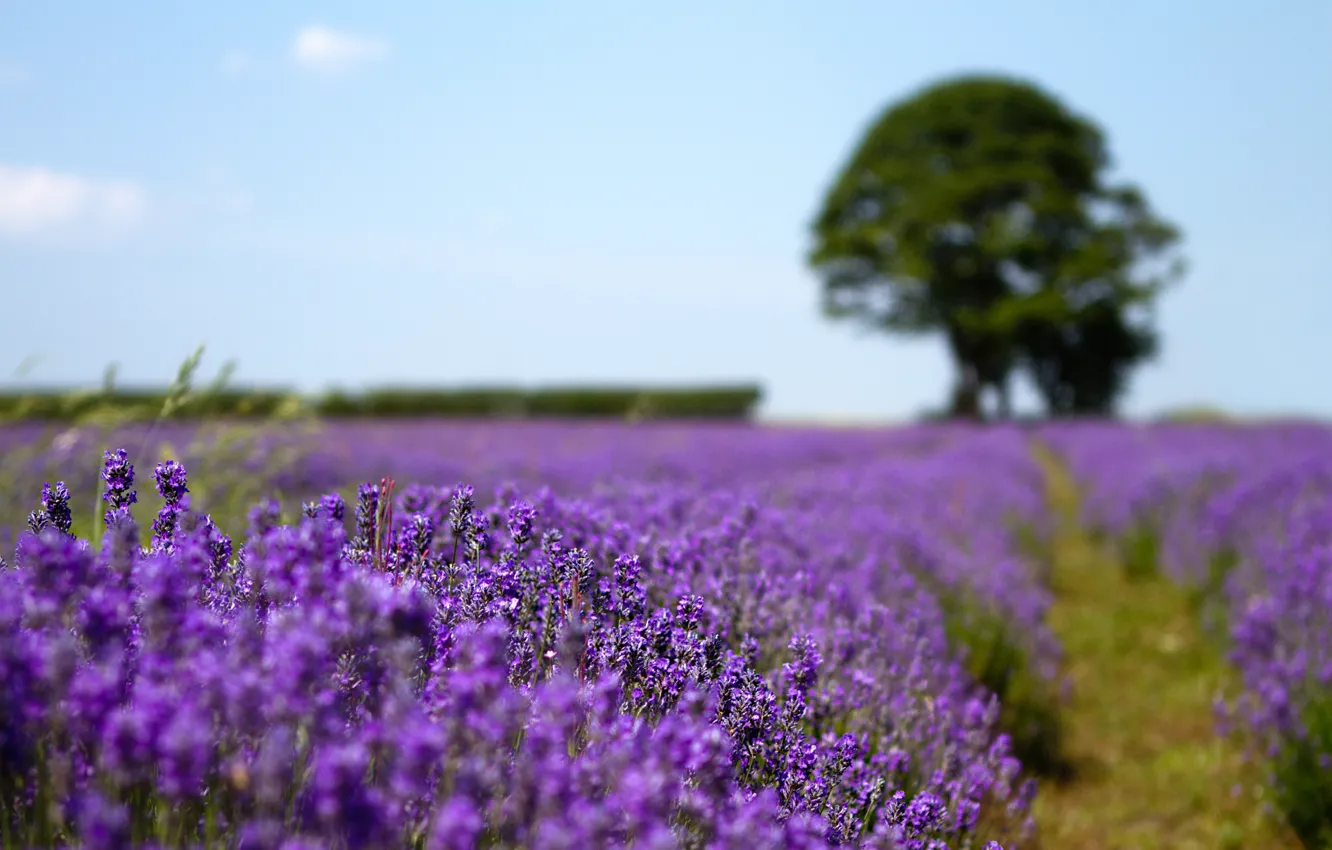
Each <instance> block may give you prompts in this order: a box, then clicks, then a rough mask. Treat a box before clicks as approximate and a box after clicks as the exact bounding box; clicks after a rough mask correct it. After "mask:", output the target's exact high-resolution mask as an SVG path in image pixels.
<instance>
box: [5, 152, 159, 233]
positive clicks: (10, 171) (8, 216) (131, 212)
mask: <svg viewBox="0 0 1332 850" xmlns="http://www.w3.org/2000/svg"><path fill="white" fill-rule="evenodd" d="M145 207H146V199H145V195H144V192H143V190H142V189H141V188H140V187H139V186H138V185H137V184H135V183H133V182H130V181H126V180H97V179H90V178H86V177H80V176H78V175H74V174H62V173H60V172H56V171H52V170H50V169H47V168H40V167H29V166H16V165H5V164H3V163H0V235H5V236H16V237H24V236H34V235H44V234H58V233H70V232H84V233H92V234H94V235H107V234H114V233H118V232H122V231H124V230H125V229H127V228H130V227H133V226H134V225H135V224H137V223H138V222H139V221H140V219H141V218H142V217H143V213H144V209H145Z"/></svg>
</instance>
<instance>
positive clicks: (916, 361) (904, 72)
mask: <svg viewBox="0 0 1332 850" xmlns="http://www.w3.org/2000/svg"><path fill="white" fill-rule="evenodd" d="M1329 51H1332V4H1328V3H1326V2H1321V0H1307V2H1294V0H1286V2H1282V0H1268V2H1263V3H1259V2H1252V3H1241V2H1224V0H1210V2H1201V0H1171V2H1169V3H1162V2H1159V0H1158V1H1157V2H1150V3H1149V2H1145V1H1143V0H1131V1H1128V2H1118V3H1113V4H1111V3H1094V4H1093V3H1056V2H1053V0H1041V1H1040V2H1037V0H1016V2H1008V3H994V2H989V1H988V0H984V1H983V0H968V1H967V2H936V3H912V4H906V3H888V2H882V0H877V2H873V1H872V0H866V1H865V2H831V3H818V4H816V3H801V4H795V3H772V2H757V0H754V2H750V0H733V2H727V3H704V2H673V3H626V2H611V1H610V0H606V1H605V2H596V3H594V2H582V1H581V0H565V2H560V3H548V2H535V0H532V1H531V2H524V3H518V2H489V3H466V4H464V3H453V2H451V3H425V2H415V3H406V2H403V3H397V4H369V3H352V2H342V3H303V2H284V3H280V4H278V3H273V4H260V3H247V4H231V5H230V6H215V5H212V4H208V5H205V4H181V3H166V2H159V3H148V2H143V3H135V4H132V5H130V6H126V5H124V4H109V3H105V2H73V1H72V0H71V2H62V3H36V2H5V0H0V315H3V317H4V318H3V329H2V331H0V381H5V382H9V383H41V384H50V383H92V382H95V381H96V380H97V379H98V378H99V376H100V374H101V372H102V369H103V368H104V367H105V366H106V364H107V363H109V362H113V361H114V362H116V363H118V364H119V365H120V374H121V377H122V380H123V381H125V382H137V383H165V382H166V381H167V380H169V378H170V376H171V375H172V374H173V373H174V370H175V367H176V365H177V364H178V363H179V362H180V360H181V359H182V358H183V357H184V356H185V355H186V354H188V353H189V352H190V351H191V350H193V348H194V347H195V346H196V345H198V344H199V343H201V342H202V343H206V344H207V346H208V352H207V355H206V359H205V368H204V373H205V374H207V373H208V372H209V371H210V370H212V369H215V368H216V367H218V366H219V365H220V364H221V363H222V362H224V361H225V360H227V359H231V358H235V359H237V360H238V361H239V369H238V372H237V376H236V377H237V380H238V381H239V382H246V383H264V384H271V383H277V384H285V385H291V386H296V387H301V388H306V389H317V388H321V387H325V386H331V385H335V384H336V385H342V386H347V387H356V386H359V385H364V384H368V383H380V382H394V383H441V384H477V383H495V382H502V383H522V384H542V383H570V382H693V381H715V380H735V379H751V378H752V379H758V380H760V381H761V382H762V383H763V384H764V386H765V387H766V389H767V407H766V412H767V413H768V414H769V415H771V416H774V417H823V416H835V417H854V418H888V419H895V418H901V417H906V416H910V415H912V414H914V413H916V412H918V411H920V410H921V409H923V408H927V407H931V406H934V405H936V404H937V403H938V402H939V401H940V400H941V398H942V396H943V394H944V391H945V388H946V386H947V384H948V381H949V377H950V369H949V364H948V361H947V359H946V357H945V355H944V351H943V347H942V345H941V344H940V343H939V342H938V341H937V340H931V339H925V340H918V341H902V340H895V339H887V338H883V337H869V336H864V335H862V334H860V333H858V332H856V331H854V330H852V329H851V328H849V327H846V326H841V325H836V324H831V323H829V322H827V321H825V320H823V319H822V318H820V317H819V315H818V312H817V309H816V305H817V283H816V280H815V278H814V277H813V275H812V274H811V273H810V272H809V271H808V270H807V268H806V267H805V265H804V261H803V257H804V254H805V251H806V249H807V247H808V244H809V236H808V222H809V221H810V219H811V217H812V216H813V214H814V211H815V209H816V207H817V205H818V203H819V200H820V197H821V193H822V192H823V191H824V189H825V188H826V186H827V185H828V182H829V181H830V180H831V178H832V177H833V175H834V173H835V172H836V170H837V169H838V168H839V167H840V165H841V163H842V161H843V159H844V158H845V157H846V156H847V154H848V153H849V151H850V150H851V148H852V147H853V146H854V144H855V143H856V141H857V139H858V137H859V134H860V133H861V132H862V130H864V129H865V127H866V125H867V123H868V122H869V121H871V120H872V119H873V118H874V117H875V116H876V115H877V114H878V113H879V112H880V110H881V109H882V108H883V107H884V106H885V104H887V103H888V102H890V101H891V100H893V99H895V98H898V97H901V96H903V95H905V94H908V93H910V92H911V91H912V90H914V89H916V88H917V87H919V86H920V85H922V84H925V83H927V82H931V81H933V80H935V79H938V78H940V77H942V76H945V75H948V74H953V73H958V72H968V71H999V72H1005V73H1010V74H1015V75H1019V76H1023V77H1027V78H1029V79H1032V80H1034V81H1035V82H1037V83H1039V84H1041V85H1043V86H1045V87H1047V88H1048V89H1049V90H1051V91H1053V92H1054V93H1056V94H1058V95H1059V96H1061V97H1062V98H1064V99H1065V100H1066V101H1067V102H1068V103H1069V104H1070V105H1071V106H1072V107H1073V108H1075V109H1077V110H1079V111H1080V112H1083V113H1084V114H1087V115H1089V116H1091V117H1093V118H1094V119H1096V120H1097V121H1099V122H1100V123H1101V124H1102V125H1103V126H1104V127H1105V129H1106V131H1107V133H1108V135H1109V140H1110V144H1111V150H1112V152H1113V153H1114V156H1115V159H1116V163H1117V166H1118V169H1119V173H1120V174H1121V175H1122V176H1124V177H1126V178H1128V179H1131V180H1133V181H1135V182H1137V183H1138V184H1139V185H1141V186H1142V187H1143V188H1144V189H1145V190H1146V192H1147V193H1148V196H1149V198H1150V199H1151V200H1152V202H1153V203H1154V205H1155V206H1156V207H1157V208H1158V209H1159V210H1160V211H1161V212H1162V213H1163V214H1165V215H1167V216H1168V217H1170V218H1171V219H1173V220H1174V221H1176V222H1177V223H1179V224H1180V225H1181V226H1182V227H1183V229H1184V231H1185V233H1186V236H1187V241H1186V243H1185V245H1184V248H1185V251H1186V252H1187V255H1188V257H1189V259H1190V261H1191V272H1190V274H1189V276H1188V277H1187V279H1186V280H1185V281H1184V283H1183V285H1182V286H1181V287H1180V288H1179V289H1178V290H1177V291H1176V292H1174V293H1172V294H1171V295H1170V296H1169V297H1167V298H1166V299H1164V300H1163V301H1162V303H1161V305H1160V319H1161V326H1162V331H1163V334H1164V338H1165V350H1164V353H1163V356H1162V357H1161V358H1160V360H1159V361H1158V362H1157V363H1156V364H1154V365H1153V366H1151V367H1149V368H1147V369H1144V370H1143V371H1142V372H1141V373H1139V375H1138V377H1137V378H1136V379H1135V381H1134V383H1133V386H1132V390H1131V393H1130V395H1129V397H1128V400H1127V404H1126V409H1127V410H1128V411H1129V412H1130V413H1139V414H1141V413H1151V412H1154V411H1159V410H1161V409H1164V408H1169V407H1172V406H1178V405H1188V404H1197V403H1206V404H1213V405H1219V406H1222V407H1225V408H1227V409H1230V410H1232V411H1236V412H1240V413H1250V414H1270V413H1290V412H1297V411H1301V412H1308V413H1315V414H1322V415H1332V381H1329V380H1326V377H1325V376H1326V371H1327V369H1326V364H1328V363H1329V362H1332V330H1329V320H1332V286H1329V283H1332V281H1330V280H1329V269H1332V248H1330V247H1329V245H1332V165H1330V164H1329V157H1328V155H1327V153H1326V152H1327V150H1328V149H1329V147H1328V146H1329V141H1328V140H1329V139H1330V138H1332V59H1329V55H1330V54H1329ZM33 356H35V357H36V358H37V359H36V360H35V361H30V366H31V368H30V369H29V371H27V372H26V373H25V376H23V377H21V378H19V377H14V375H15V372H14V370H16V369H17V368H18V367H19V365H20V364H21V363H23V362H24V361H25V360H26V359H27V358H30V357H33ZM1020 398H1021V399H1025V400H1026V402H1027V403H1028V404H1032V403H1034V402H1033V401H1032V400H1033V399H1034V396H1033V395H1032V394H1031V393H1030V392H1025V393H1022V394H1021V395H1020Z"/></svg>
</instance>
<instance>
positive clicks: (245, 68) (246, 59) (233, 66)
mask: <svg viewBox="0 0 1332 850" xmlns="http://www.w3.org/2000/svg"><path fill="white" fill-rule="evenodd" d="M253 68H254V59H252V58H251V57H250V55H249V54H248V53H245V52H244V51H241V50H232V51H231V52H229V53H227V55H226V56H223V57H222V73H224V74H226V75H227V76H228V77H239V76H241V75H243V74H245V73H248V72H249V71H250V70H252V69H253Z"/></svg>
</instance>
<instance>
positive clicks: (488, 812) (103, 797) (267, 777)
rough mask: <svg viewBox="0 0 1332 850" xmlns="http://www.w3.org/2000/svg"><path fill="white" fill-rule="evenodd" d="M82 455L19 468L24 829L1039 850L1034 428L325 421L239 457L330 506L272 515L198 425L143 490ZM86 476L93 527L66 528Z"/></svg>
mask: <svg viewBox="0 0 1332 850" xmlns="http://www.w3.org/2000/svg"><path fill="white" fill-rule="evenodd" d="M113 436H114V437H116V438H117V439H120V440H123V441H124V442H123V443H114V444H113V445H121V444H124V445H134V444H135V439H133V438H135V437H139V438H142V439H140V440H139V443H140V444H142V445H145V446H152V445H156V444H158V443H157V442H155V441H159V442H162V443H170V444H172V445H184V444H186V443H189V442H191V440H192V437H191V435H190V434H187V433H183V432H182V433H179V434H162V433H158V434H154V435H152V438H151V439H147V438H144V435H141V434H125V433H121V434H116V435H113ZM33 438H34V435H32V434H29V435H28V439H29V440H31V439H33ZM63 438H64V443H63V444H60V443H58V442H50V441H48V445H46V446H44V447H43V448H42V450H41V451H39V452H36V453H33V454H32V456H31V457H26V456H25V459H24V461H23V464H24V465H23V466H22V468H21V470H20V472H21V473H22V474H23V475H27V476H31V474H32V473H33V472H38V471H41V472H43V473H45V472H46V471H49V470H52V469H55V470H58V471H59V473H60V476H61V478H60V481H61V483H55V482H52V486H50V487H46V488H45V489H43V488H42V486H41V482H40V481H34V482H29V485H28V487H27V489H26V492H25V493H23V494H19V495H22V496H23V498H24V499H26V502H25V505H26V506H27V507H30V508H31V511H28V510H26V509H25V510H24V515H26V516H27V522H26V525H25V530H23V531H22V532H21V533H20V534H19V537H20V539H19V541H18V544H17V551H16V552H15V557H14V559H13V561H12V565H11V566H10V567H9V568H8V569H6V570H5V571H4V572H3V573H0V634H3V635H5V637H4V640H3V643H0V678H3V681H5V683H6V689H7V695H8V696H9V699H7V700H6V702H5V703H4V707H3V708H0V777H3V780H0V784H2V786H3V787H0V794H3V795H4V800H5V806H4V809H3V811H4V812H5V813H6V822H5V823H4V824H3V828H4V830H5V832H4V833H3V835H4V836H5V838H4V841H5V843H6V845H10V844H14V845H15V846H57V845H64V844H69V843H77V844H81V845H82V846H86V847H114V846H125V845H126V844H127V843H133V844H135V845H136V846H181V845H185V846H204V845H207V846H213V845H217V844H222V845H227V846H244V847H270V846H271V847H298V846H347V847H400V846H414V847H432V848H433V847H439V848H453V847H457V848H463V847H467V848H470V847H518V846H523V847H569V848H583V847H614V846H634V847H680V846H683V847H736V848H742V847H743V848H760V847H823V846H853V847H885V848H888V847H909V848H918V847H919V848H924V847H956V848H969V847H981V846H986V847H995V846H999V844H998V843H999V842H1002V844H1003V846H1008V847H1017V846H1022V845H1023V842H1024V841H1025V840H1026V839H1027V838H1028V837H1029V836H1030V834H1031V821H1030V803H1031V797H1032V794H1033V793H1034V789H1035V786H1034V783H1033V782H1032V781H1031V780H1030V777H1029V775H1028V774H1027V773H1025V772H1024V771H1023V769H1022V764H1021V763H1020V761H1019V759H1018V758H1016V757H1015V755H1014V740H1015V736H1016V735H1018V733H1017V731H1016V728H1017V726H1020V721H1021V719H1022V718H1021V717H1020V716H1019V717H1017V718H1016V719H1015V718H1014V717H1013V716H1012V711H1011V710H1010V708H1009V707H1008V706H1005V705H1004V704H1002V703H1001V702H1000V700H999V699H998V697H997V695H996V693H994V691H995V690H998V689H999V688H998V687H996V686H994V685H991V684H990V682H989V681H988V680H987V679H986V676H985V674H984V671H985V669H986V665H987V664H988V665H989V666H991V667H992V666H993V660H994V659H995V658H1002V659H1003V660H1004V663H1005V664H1009V663H1011V662H1013V661H1014V660H1015V659H1018V660H1022V663H1023V665H1024V666H1025V667H1026V668H1028V670H1029V675H1031V676H1032V677H1034V678H1035V679H1037V680H1039V681H1043V682H1046V683H1052V682H1053V677H1054V673H1055V667H1056V665H1057V662H1058V646H1057V645H1056V643H1055V641H1054V640H1053V638H1052V636H1051V635H1050V633H1049V631H1048V629H1047V628H1046V627H1045V625H1044V623H1043V620H1044V613H1045V609H1046V607H1047V606H1048V604H1049V599H1048V597H1047V594H1046V592H1045V591H1044V590H1043V589H1042V588H1041V586H1040V584H1039V582H1038V581H1037V580H1036V578H1035V569H1034V567H1033V565H1032V564H1031V563H1029V561H1028V560H1027V558H1026V557H1024V554H1023V549H1022V547H1021V545H1020V539H1021V537H1022V535H1023V534H1024V533H1025V534H1034V535H1036V536H1039V535H1040V534H1042V533H1043V530H1044V527H1045V522H1046V516H1047V514H1048V511H1047V510H1046V507H1045V504H1044V496H1043V494H1044V487H1043V480H1042V477H1041V474H1040V471H1039V469H1038V468H1037V467H1036V466H1035V464H1034V463H1033V462H1032V460H1031V458H1030V456H1029V452H1028V445H1027V439H1026V437H1025V435H1024V434H1022V433H1021V432H1019V431H1016V430H1012V431H1009V430H984V431H982V430H976V429H969V428H964V427H949V428H945V427H931V428H918V429H904V430H900V431H892V432H885V431H864V432H857V431H801V430H784V429H765V428H759V427H753V426H720V427H709V426H698V425H690V426H673V425H657V424H654V425H652V426H642V427H628V426H606V425H593V424H588V423H570V424H564V425H547V424H540V425H538V424H531V423H514V424H504V425H498V426H497V425H495V424H493V423H486V424H484V425H481V424H476V425H467V424H448V425H441V424H438V423H431V424H420V423H417V424H372V423H358V424H356V425H337V424H333V425H325V426H324V427H323V428H322V429H321V431H320V432H319V433H317V434H314V435H310V434H305V435H303V436H302V438H301V441H302V445H301V448H300V451H299V452H293V453H290V454H286V455H282V456H281V459H282V462H281V463H273V462H272V459H273V457H275V456H277V455H276V454H274V453H275V452H276V453H278V454H280V452H281V451H286V450H287V449H289V448H291V446H290V445H288V444H287V443H284V440H285V441H290V440H291V439H293V438H292V435H290V434H287V435H282V434H278V435H275V436H269V437H265V438H264V439H265V440H268V441H269V442H264V441H263V440H260V441H257V442H253V443H250V444H247V446H248V448H246V449H245V451H249V452H251V454H249V455H245V452H244V451H240V452H239V453H240V455H245V456H244V457H242V458H240V460H235V458H234V457H233V460H232V461H231V463H232V465H234V464H235V463H239V464H240V467H241V469H242V471H243V472H244V474H245V475H247V476H251V477H252V478H254V479H256V480H257V479H261V478H262V479H263V481H262V484H263V487H265V488H268V489H269V490H281V491H283V492H289V493H292V492H305V491H310V493H311V495H309V497H308V501H305V502H304V504H300V503H297V504H295V505H293V504H287V505H280V504H278V503H276V502H274V501H272V500H268V499H262V500H260V501H258V502H257V503H256V504H254V506H253V507H252V509H251V510H250V511H249V512H248V518H247V519H246V520H245V521H244V526H245V527H244V528H241V527H235V524H234V523H233V524H232V525H228V523H227V522H226V521H224V520H225V519H226V517H224V515H223V514H222V513H217V512H211V513H209V512H205V511H208V510H210V506H212V505H213V504H215V499H216V495H215V491H210V493H209V495H210V498H209V499H198V500H197V501H196V499H195V497H196V494H197V491H198V490H199V489H201V488H202V486H203V483H202V482H200V481H199V477H198V476H196V474H195V471H194V469H193V468H192V466H191V464H192V463H194V462H195V461H198V462H200V463H216V460H215V459H212V460H210V459H209V458H208V456H207V450H208V448H209V442H208V441H207V440H204V441H198V440H194V441H193V442H195V443H196V448H197V451H198V453H199V456H198V457H191V456H190V453H189V452H181V453H177V454H180V455H181V456H180V457H173V458H172V459H170V460H168V461H165V462H163V463H159V464H158V465H157V467H156V469H155V475H154V480H155V484H156V489H157V496H156V497H153V498H149V496H148V494H147V492H146V488H145V485H144V481H143V480H142V478H141V477H140V478H139V479H137V480H136V479H135V477H134V476H135V470H134V467H133V464H134V463H136V462H137V463H139V464H140V465H142V464H145V463H149V462H151V460H152V458H150V457H146V456H144V455H143V454H136V453H133V452H132V451H131V452H108V453H107V454H105V456H104V457H102V458H101V465H100V473H99V480H98V481H89V480H87V477H84V478H80V477H79V476H78V475H77V472H78V470H77V469H76V466H77V464H74V463H70V462H69V461H70V460H72V459H74V458H79V459H82V458H83V457H84V455H85V454H86V453H87V451H88V448H89V447H88V446H87V445H86V444H85V441H86V440H87V439H88V437H87V435H81V434H76V435H73V436H70V435H68V434H65V435H63ZM4 439H5V440H7V441H8V442H6V443H5V444H4V445H5V447H6V448H5V451H6V459H7V461H8V460H10V459H12V457H14V456H15V455H14V453H13V452H14V450H13V448H12V447H15V446H17V445H19V439H18V438H16V437H14V436H13V434H12V432H11V433H10V434H9V435H7V436H6V437H5V438H4ZM59 439H61V437H60V436H57V437H56V440H57V441H58V440H59ZM218 439H220V438H218ZM173 441H174V442H173ZM238 451H239V450H238ZM60 452H64V453H65V454H64V455H63V456H62V455H60V454H59V453H60ZM53 453H54V454H53ZM234 454H235V453H233V455H234ZM62 458H63V459H62ZM178 461H179V462H178ZM246 463H252V464H253V466H252V467H247V466H245V464H246ZM265 464H267V465H265ZM223 471H224V470H223ZM231 471H232V472H234V471H235V470H234V469H232V470H231ZM140 475H141V473H140ZM85 476H86V473H85ZM384 476H392V478H390V477H384ZM357 479H362V480H364V479H370V480H371V482H373V483H368V484H364V485H362V486H360V487H359V489H357V490H356V491H355V492H354V493H353V492H352V491H345V492H346V496H345V497H344V496H343V495H339V494H338V493H337V492H326V493H323V494H322V495H319V493H318V492H317V491H318V490H320V489H327V490H330V491H331V490H333V488H335V487H337V486H340V485H344V484H345V483H347V482H348V481H354V480H357ZM392 479H396V481H394V480H392ZM456 481H470V482H472V483H473V484H475V485H476V487H475V488H474V487H473V486H469V485H463V484H456V483H454V482H456ZM90 488H91V489H90ZM136 488H137V489H138V490H143V491H144V492H143V493H142V495H139V494H137V493H136V492H135V491H136ZM246 492H250V491H249V490H246ZM94 493H95V494H97V495H99V496H100V500H101V501H100V505H99V508H98V516H99V517H100V519H99V520H98V525H96V526H95V527H94V531H95V534H92V535H91V536H93V537H95V538H97V541H96V542H92V541H90V540H86V539H80V538H78V537H77V536H75V535H74V534H73V533H72V532H73V531H74V528H75V526H76V521H75V520H74V519H72V518H71V516H72V515H73V516H77V515H78V514H79V510H78V508H79V505H80V504H82V502H87V501H88V500H89V499H90V498H91V497H92V495H93V494H94ZM67 494H68V495H67ZM6 495H7V496H11V497H12V496H14V495H15V494H14V491H13V490H10V491H8V492H7V494H6ZM150 503H151V504H150ZM71 506H72V507H73V511H71ZM89 513H90V511H88V510H84V511H83V514H84V515H87V514H89ZM284 516H285V517H287V519H288V521H287V523H286V524H282V518H283V517H284ZM136 521H137V523H136ZM141 529H142V530H141ZM231 535H234V540H233V537H232V536H231ZM242 539H243V542H242ZM1007 676H1008V672H1007V671H1006V672H1005V678H1006V677H1007ZM987 686H988V687H987ZM1006 727H1010V728H1013V729H1014V735H1010V734H1009V728H1006ZM990 842H994V843H990Z"/></svg>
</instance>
